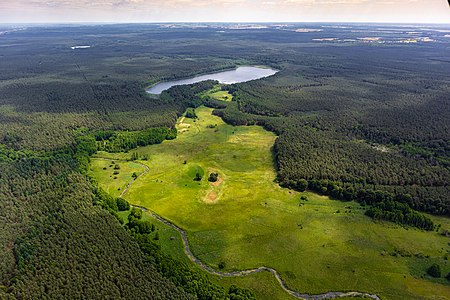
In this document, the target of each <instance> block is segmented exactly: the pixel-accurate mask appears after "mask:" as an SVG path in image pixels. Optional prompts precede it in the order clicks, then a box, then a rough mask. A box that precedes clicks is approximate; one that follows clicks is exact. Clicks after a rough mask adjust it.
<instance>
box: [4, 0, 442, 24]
mask: <svg viewBox="0 0 450 300" xmlns="http://www.w3.org/2000/svg"><path fill="white" fill-rule="evenodd" d="M72 22H90V23H91V22H106V23H142V22H144V23H151V22H388V23H446V24H450V8H449V4H448V2H447V0H262V1H259V0H0V23H72Z"/></svg>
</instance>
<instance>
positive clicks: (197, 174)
mask: <svg viewBox="0 0 450 300" xmlns="http://www.w3.org/2000/svg"><path fill="white" fill-rule="evenodd" d="M202 177H203V176H202V174H200V172H198V171H197V173H195V178H194V180H195V181H200V180H202Z"/></svg>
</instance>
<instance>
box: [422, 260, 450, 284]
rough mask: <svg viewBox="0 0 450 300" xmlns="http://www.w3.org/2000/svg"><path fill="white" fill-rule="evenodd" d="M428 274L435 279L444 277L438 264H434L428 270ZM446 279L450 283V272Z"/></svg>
mask: <svg viewBox="0 0 450 300" xmlns="http://www.w3.org/2000/svg"><path fill="white" fill-rule="evenodd" d="M427 274H428V275H430V276H431V277H434V278H441V277H442V272H441V267H440V266H439V265H438V264H432V265H431V266H430V267H429V268H428V270H427ZM445 278H446V279H447V280H449V281H450V272H449V273H448V274H447V276H445Z"/></svg>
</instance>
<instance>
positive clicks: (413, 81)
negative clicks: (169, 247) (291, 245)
mask: <svg viewBox="0 0 450 300" xmlns="http://www.w3.org/2000/svg"><path fill="white" fill-rule="evenodd" d="M293 26H294V25H293ZM295 26H298V27H302V26H303V25H295ZM353 26H356V27H355V28H356V29H358V30H353V31H352V30H345V29H329V30H330V34H335V35H338V36H342V37H345V38H353V39H357V38H359V37H364V36H366V35H370V34H371V32H372V30H373V28H371V27H370V26H369V27H367V26H363V25H353ZM230 32H231V31H230ZM378 34H379V35H381V36H383V33H378ZM399 34H400V33H399ZM424 34H427V35H429V36H431V37H432V38H434V39H435V40H436V42H433V43H417V44H414V45H412V44H411V45H409V44H408V45H406V44H368V43H362V42H361V43H359V42H352V43H348V44H345V43H341V44H333V43H321V42H313V39H317V38H320V37H322V35H323V33H320V32H312V33H305V34H302V33H297V32H295V31H288V30H284V31H282V30H277V29H273V28H268V29H264V30H242V31H232V32H231V33H230V34H228V32H225V33H220V32H217V30H216V29H214V28H212V29H211V28H203V29H191V28H189V27H186V28H160V26H158V25H120V26H119V25H110V26H98V27H97V26H69V27H44V26H42V27H31V28H28V29H26V30H22V31H17V32H14V33H9V34H6V35H3V36H1V39H0V46H1V48H0V49H1V50H0V69H1V72H0V142H1V145H0V195H1V200H0V220H1V222H0V232H1V233H0V247H1V249H4V251H0V298H5V297H6V298H8V297H11V298H21V299H30V298H40V297H42V298H43V297H44V296H45V295H52V297H54V298H77V297H80V294H79V293H80V292H81V291H83V295H84V296H86V295H87V296H88V297H89V298H92V299H95V298H96V299H103V298H126V299H142V298H145V297H147V296H146V295H149V294H151V295H153V296H152V297H153V298H155V299H158V298H160V299H167V298H170V299H178V298H180V299H181V298H183V299H184V298H186V299H191V298H199V299H212V298H214V299H215V298H216V296H212V295H216V294H214V293H218V294H217V295H221V296H220V297H223V298H227V297H228V298H230V297H231V298H232V296H231V295H232V294H233V293H234V292H236V293H237V294H239V293H241V292H240V291H239V289H238V288H236V289H233V291H231V292H230V293H231V294H230V293H228V291H225V290H222V288H221V287H217V286H214V285H212V284H211V283H209V282H208V281H207V279H205V277H204V276H203V275H201V274H191V273H190V270H188V268H187V267H186V266H184V265H182V264H178V263H177V262H174V261H173V260H171V258H170V257H167V256H165V255H164V253H161V252H160V251H159V250H158V249H157V247H156V246H155V245H154V244H153V243H152V242H151V241H149V239H148V236H146V233H144V234H142V233H136V232H133V233H132V232H131V229H127V228H126V227H124V226H122V225H121V224H120V222H119V221H118V220H117V219H116V218H115V217H114V213H113V214H111V213H110V212H108V210H105V209H103V208H102V206H104V205H98V204H99V203H98V202H100V203H103V200H101V201H97V200H98V193H97V192H96V186H95V183H93V182H91V181H90V180H89V179H88V178H87V177H86V176H85V171H86V169H87V164H88V162H89V157H88V156H89V154H92V153H93V152H95V151H97V150H107V151H127V150H130V149H132V148H134V147H137V146H143V145H148V144H153V143H160V142H162V141H163V140H164V139H171V138H175V136H176V132H175V131H174V130H173V128H174V124H175V122H176V119H177V117H179V116H180V115H181V114H182V113H183V112H184V111H185V110H186V109H187V108H188V107H197V106H199V105H200V104H206V105H208V106H211V107H214V108H216V110H215V114H217V115H219V116H221V117H223V119H224V120H225V121H226V122H228V123H230V124H234V125H250V124H259V125H262V126H264V127H265V128H266V129H268V130H271V131H273V132H275V133H276V134H277V135H278V136H279V137H278V138H277V140H276V143H275V145H274V148H273V152H274V158H275V166H276V168H277V175H278V176H277V180H278V182H279V183H280V185H282V186H287V187H291V188H295V189H299V190H304V189H310V190H314V191H317V192H319V193H322V194H326V195H331V196H332V197H334V198H336V199H341V200H356V201H358V202H360V203H361V204H362V205H370V208H368V210H367V215H369V216H371V217H374V218H376V219H386V220H389V221H393V222H398V223H401V224H407V225H411V226H416V227H419V228H422V229H426V230H429V229H433V228H432V225H430V224H429V222H428V219H427V218H426V217H424V216H423V215H421V214H419V213H417V212H415V211H414V210H419V211H423V212H429V213H432V214H439V215H446V216H450V186H449V183H450V144H449V141H450V136H449V133H450V122H449V116H450V105H449V102H450V99H449V95H450V84H449V82H450V72H449V68H448V64H449V63H450V61H449V60H448V52H449V50H450V44H449V42H448V39H445V38H443V35H442V34H441V33H439V31H436V30H432V29H430V30H428V31H426V32H425V33H424ZM77 44H87V45H92V47H91V48H89V49H77V50H72V49H71V48H70V47H71V46H73V45H77ZM242 64H255V65H267V66H271V67H274V68H277V69H279V70H280V72H279V73H277V74H276V75H275V76H272V77H270V78H266V79H263V80H257V81H251V82H247V83H241V84H236V85H231V86H228V87H227V89H228V90H229V91H230V93H232V94H233V100H234V101H232V102H230V103H228V104H227V103H225V102H221V101H217V100H213V99H200V98H199V97H198V96H197V95H198V94H199V93H201V92H202V91H204V90H207V89H210V88H211V87H212V86H213V85H214V82H204V83H201V84H197V85H191V86H183V87H174V88H172V89H170V90H168V91H166V92H163V94H162V95H161V96H159V97H155V96H149V95H147V94H146V93H145V88H146V87H147V86H149V85H151V84H153V83H155V82H158V81H161V80H168V79H175V78H184V77H188V76H191V75H195V74H200V73H208V72H212V71H216V70H223V69H228V68H232V67H234V66H236V65H242ZM167 269H172V270H179V275H180V277H177V276H178V275H177V276H174V274H170V273H167ZM190 276H191V277H190ZM174 278H178V279H174ZM190 278H196V279H195V280H196V282H199V286H200V288H199V289H197V290H195V289H194V288H192V287H187V286H186V281H189V280H190ZM69 282H70V284H69ZM201 287H203V288H204V289H203V288H201ZM199 291H204V293H203V292H199ZM210 293H212V294H210ZM242 293H243V294H245V295H247V296H248V297H249V298H251V293H247V291H243V292H242ZM247 296H245V297H247ZM220 297H219V298H220ZM245 297H244V296H242V297H241V298H238V297H236V299H244V298H245Z"/></svg>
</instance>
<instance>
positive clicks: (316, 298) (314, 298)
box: [95, 157, 380, 300]
mask: <svg viewBox="0 0 450 300" xmlns="http://www.w3.org/2000/svg"><path fill="white" fill-rule="evenodd" d="M95 158H99V159H104V160H111V159H109V158H108V159H107V158H103V157H95ZM114 160H116V161H125V160H120V159H114ZM134 163H137V164H139V165H141V166H142V167H144V169H145V170H144V172H142V173H141V174H140V175H139V176H138V177H136V179H135V180H137V179H138V178H139V177H141V176H142V175H145V174H147V173H148V171H149V170H150V168H149V167H148V166H147V165H145V164H143V163H140V162H137V161H135V162H134ZM135 180H133V181H131V182H129V183H128V185H127V187H126V189H124V190H123V191H122V193H121V194H120V196H121V197H122V196H123V195H125V193H127V192H128V190H129V189H130V187H131V185H132V184H133V182H134V181H135ZM133 206H134V207H137V208H140V209H142V210H143V211H146V212H148V213H149V214H150V215H151V216H152V217H153V218H154V219H156V220H158V221H160V222H162V223H164V224H166V225H167V226H169V227H171V228H173V229H175V230H176V231H178V233H179V234H180V235H181V239H182V241H183V245H184V253H185V254H186V255H187V256H188V257H189V259H190V260H191V261H192V262H194V263H195V264H197V265H198V266H199V267H200V268H202V269H203V270H204V271H206V272H208V273H210V274H213V275H216V276H221V277H242V276H247V275H251V274H256V273H260V272H269V273H271V274H272V275H273V276H274V277H275V279H276V280H277V281H278V283H279V284H280V286H281V288H282V289H283V290H284V291H285V292H286V293H288V294H290V295H291V296H293V297H295V298H298V299H304V300H320V299H333V298H341V297H356V296H362V297H367V298H370V299H375V300H380V297H378V296H377V295H374V294H368V293H364V292H356V291H350V292H327V293H324V294H317V295H311V294H302V293H299V292H297V291H294V290H291V289H289V288H288V287H287V285H286V283H285V282H284V281H283V279H282V278H281V276H280V274H279V273H278V272H277V270H275V269H272V268H269V267H266V266H262V267H259V268H255V269H248V270H242V271H235V272H219V271H217V270H215V269H213V268H211V267H210V266H208V265H205V264H204V263H203V262H202V261H200V260H199V259H198V258H196V257H195V256H194V254H193V253H192V252H191V249H190V248H189V241H188V237H187V233H186V231H184V230H183V229H181V228H180V227H178V226H177V225H175V224H173V223H172V222H170V221H169V220H166V219H164V218H163V217H161V216H159V215H157V214H156V213H154V212H152V211H150V210H149V209H148V208H146V207H143V206H136V205H133Z"/></svg>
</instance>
